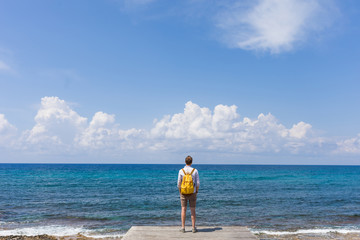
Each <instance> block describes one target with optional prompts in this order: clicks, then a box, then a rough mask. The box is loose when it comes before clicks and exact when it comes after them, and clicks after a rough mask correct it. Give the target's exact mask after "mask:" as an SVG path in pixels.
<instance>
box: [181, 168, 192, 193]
mask: <svg viewBox="0 0 360 240" xmlns="http://www.w3.org/2000/svg"><path fill="white" fill-rule="evenodd" d="M182 170H183V172H184V174H185V175H184V177H183V179H182V183H181V194H192V193H193V192H194V182H193V179H192V176H191V174H193V172H194V171H195V168H193V170H192V171H191V173H186V172H185V170H184V169H182Z"/></svg>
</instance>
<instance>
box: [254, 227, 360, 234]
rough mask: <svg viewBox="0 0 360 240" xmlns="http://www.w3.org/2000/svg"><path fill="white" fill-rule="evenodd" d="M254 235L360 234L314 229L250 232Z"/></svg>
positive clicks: (336, 229) (338, 230) (339, 229)
mask: <svg viewBox="0 0 360 240" xmlns="http://www.w3.org/2000/svg"><path fill="white" fill-rule="evenodd" d="M251 232H252V233H254V234H261V233H262V234H268V235H292V234H327V233H331V232H337V233H342V234H346V233H360V229H349V228H322V229H321V228H319V229H318V228H316V229H299V230H297V231H265V230H251Z"/></svg>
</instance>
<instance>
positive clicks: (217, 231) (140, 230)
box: [123, 226, 257, 240]
mask: <svg viewBox="0 0 360 240" xmlns="http://www.w3.org/2000/svg"><path fill="white" fill-rule="evenodd" d="M197 229H198V232H197V233H192V231H191V227H187V228H186V232H185V233H182V232H180V227H179V226H133V227H131V228H130V230H129V231H128V232H127V233H126V234H125V236H124V237H123V240H152V239H154V240H155V239H156V240H167V239H206V240H212V239H216V240H228V239H240V240H256V239H257V238H256V237H255V235H254V234H252V233H251V232H250V231H249V230H248V229H247V228H246V227H240V226H226V227H214V226H198V227H197Z"/></svg>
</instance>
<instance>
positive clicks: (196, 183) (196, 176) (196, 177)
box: [177, 165, 200, 193]
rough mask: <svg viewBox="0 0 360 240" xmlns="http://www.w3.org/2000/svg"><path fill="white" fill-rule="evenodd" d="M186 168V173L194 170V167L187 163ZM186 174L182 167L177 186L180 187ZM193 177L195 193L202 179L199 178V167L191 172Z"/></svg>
mask: <svg viewBox="0 0 360 240" xmlns="http://www.w3.org/2000/svg"><path fill="white" fill-rule="evenodd" d="M184 170H185V172H186V173H191V171H192V170H193V168H192V167H190V166H188V165H186V166H185V167H184ZM183 176H184V172H183V170H182V169H180V170H179V175H178V181H177V187H178V188H179V187H180V186H181V182H182V179H183ZM191 177H192V179H193V182H194V193H195V192H196V187H199V186H200V179H199V172H198V170H197V169H195V171H194V172H193V173H192V174H191Z"/></svg>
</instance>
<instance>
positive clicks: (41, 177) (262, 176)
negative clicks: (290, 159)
mask: <svg viewBox="0 0 360 240" xmlns="http://www.w3.org/2000/svg"><path fill="white" fill-rule="evenodd" d="M181 167H183V165H126V164H114V165H97V164H95V165H94V164H78V165H77V164H0V235H10V234H14V233H17V234H19V233H20V234H26V235H33V234H42V233H47V234H53V235H71V234H76V233H79V232H80V233H83V234H85V235H91V236H97V235H99V236H107V235H110V236H111V235H113V236H117V235H121V234H123V233H124V232H126V230H128V229H129V228H130V226H132V225H154V224H156V225H179V224H180V201H179V196H178V190H177V187H176V181H177V173H178V171H179V169H180V168H181ZM194 167H195V168H197V169H198V170H199V174H200V181H201V186H200V191H199V194H198V202H197V223H198V225H246V226H249V227H250V228H251V229H252V230H254V231H256V230H269V231H296V230H299V229H324V228H326V229H329V228H330V229H334V228H336V229H358V230H360V167H358V166H269V165H266V166H262V165H194ZM189 214H190V213H189V212H188V215H189ZM188 222H190V218H189V216H188Z"/></svg>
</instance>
